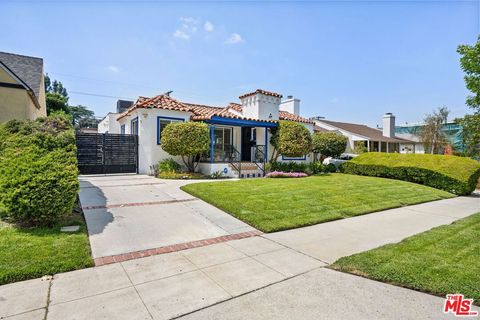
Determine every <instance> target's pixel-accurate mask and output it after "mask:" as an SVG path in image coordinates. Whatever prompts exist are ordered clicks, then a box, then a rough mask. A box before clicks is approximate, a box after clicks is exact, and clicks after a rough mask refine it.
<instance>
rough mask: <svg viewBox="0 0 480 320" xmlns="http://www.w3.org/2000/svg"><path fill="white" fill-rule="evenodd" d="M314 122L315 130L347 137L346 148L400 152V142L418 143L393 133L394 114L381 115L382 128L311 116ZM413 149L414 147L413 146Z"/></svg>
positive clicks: (403, 151)
mask: <svg viewBox="0 0 480 320" xmlns="http://www.w3.org/2000/svg"><path fill="white" fill-rule="evenodd" d="M311 120H313V121H314V122H315V127H316V128H317V127H318V129H316V131H320V129H323V130H329V131H336V132H339V133H341V134H343V135H344V136H346V137H347V138H348V144H347V150H352V151H353V150H355V148H356V147H357V148H358V147H359V146H360V147H364V148H365V150H367V151H374V152H390V153H393V152H401V153H406V151H405V150H402V148H401V144H406V143H409V144H411V145H413V146H416V145H417V144H418V143H417V142H415V141H411V140H408V139H405V138H401V137H399V136H396V135H395V116H394V115H393V114H391V113H386V114H385V115H384V116H383V129H382V130H379V129H375V128H371V127H368V126H366V125H363V124H356V123H346V122H337V121H330V120H326V119H323V118H318V117H317V118H311ZM413 150H415V148H413Z"/></svg>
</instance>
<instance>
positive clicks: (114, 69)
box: [107, 66, 120, 73]
mask: <svg viewBox="0 0 480 320" xmlns="http://www.w3.org/2000/svg"><path fill="white" fill-rule="evenodd" d="M107 69H108V70H109V71H111V72H115V73H118V72H120V68H119V67H117V66H108V67H107Z"/></svg>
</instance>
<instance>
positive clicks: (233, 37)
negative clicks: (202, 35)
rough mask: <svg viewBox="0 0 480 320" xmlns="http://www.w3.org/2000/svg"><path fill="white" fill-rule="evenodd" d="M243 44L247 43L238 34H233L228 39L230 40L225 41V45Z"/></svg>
mask: <svg viewBox="0 0 480 320" xmlns="http://www.w3.org/2000/svg"><path fill="white" fill-rule="evenodd" d="M242 42H245V40H244V39H243V38H242V36H241V35H239V34H238V33H232V34H231V35H230V37H228V39H227V40H225V43H227V44H236V43H242Z"/></svg>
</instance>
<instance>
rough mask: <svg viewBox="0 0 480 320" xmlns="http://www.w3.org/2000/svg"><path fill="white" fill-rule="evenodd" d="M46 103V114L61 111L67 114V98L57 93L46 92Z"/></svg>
mask: <svg viewBox="0 0 480 320" xmlns="http://www.w3.org/2000/svg"><path fill="white" fill-rule="evenodd" d="M45 100H46V104H47V114H48V115H51V114H52V113H55V112H63V113H66V114H69V108H68V99H67V98H65V97H64V96H62V95H61V94H59V93H54V92H47V94H46V96H45Z"/></svg>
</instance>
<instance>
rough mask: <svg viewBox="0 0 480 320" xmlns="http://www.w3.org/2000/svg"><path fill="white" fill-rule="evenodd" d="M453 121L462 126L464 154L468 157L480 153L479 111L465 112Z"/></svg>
mask: <svg viewBox="0 0 480 320" xmlns="http://www.w3.org/2000/svg"><path fill="white" fill-rule="evenodd" d="M455 121H456V122H457V123H458V124H460V125H461V126H462V136H463V137H462V138H463V144H464V147H465V150H464V153H465V155H466V156H468V157H474V156H478V155H480V112H476V113H475V114H467V115H465V117H463V118H461V119H456V120H455Z"/></svg>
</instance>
